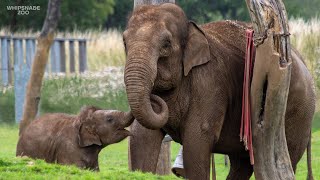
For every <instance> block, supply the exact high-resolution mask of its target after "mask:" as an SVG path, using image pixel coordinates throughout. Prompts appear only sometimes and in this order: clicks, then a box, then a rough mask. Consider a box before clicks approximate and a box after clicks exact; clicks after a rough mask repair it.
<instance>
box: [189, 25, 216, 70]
mask: <svg viewBox="0 0 320 180" xmlns="http://www.w3.org/2000/svg"><path fill="white" fill-rule="evenodd" d="M209 60H210V49H209V43H208V40H207V38H206V36H205V34H204V32H203V31H202V30H201V29H200V28H199V27H198V26H197V25H196V24H195V23H194V22H192V21H190V22H189V25H188V39H187V44H186V47H185V50H184V58H183V70H184V75H185V76H187V75H188V73H189V72H190V71H191V69H192V68H194V67H196V66H199V65H202V64H205V63H207V62H208V61H209Z"/></svg>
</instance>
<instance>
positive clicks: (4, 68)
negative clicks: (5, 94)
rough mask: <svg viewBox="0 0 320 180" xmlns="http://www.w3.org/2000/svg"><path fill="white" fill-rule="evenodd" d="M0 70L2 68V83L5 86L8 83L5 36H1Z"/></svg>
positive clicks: (7, 55) (7, 57) (7, 56)
mask: <svg viewBox="0 0 320 180" xmlns="http://www.w3.org/2000/svg"><path fill="white" fill-rule="evenodd" d="M1 57H2V58H1V70H2V84H3V85H4V86H7V85H8V84H9V69H10V66H9V64H10V62H9V54H8V41H7V38H6V37H3V38H1Z"/></svg>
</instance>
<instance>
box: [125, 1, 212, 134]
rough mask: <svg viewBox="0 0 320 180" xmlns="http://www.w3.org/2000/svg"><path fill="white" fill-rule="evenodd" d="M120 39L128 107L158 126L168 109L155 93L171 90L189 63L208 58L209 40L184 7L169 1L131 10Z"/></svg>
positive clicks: (146, 122)
mask: <svg viewBox="0 0 320 180" xmlns="http://www.w3.org/2000/svg"><path fill="white" fill-rule="evenodd" d="M123 40H124V44H125V49H126V55H127V62H126V66H125V77H124V78H125V85H126V91H127V96H128V101H129V105H130V107H131V111H132V113H133V115H134V116H135V118H136V119H137V120H138V121H139V123H140V124H142V125H143V126H145V127H147V128H149V129H159V128H161V127H163V126H164V125H165V124H166V122H167V121H168V116H169V110H168V107H167V104H166V102H165V101H164V100H163V99H162V98H160V97H159V96H156V95H154V94H170V92H173V91H174V90H175V89H176V88H177V87H178V86H179V84H181V80H182V78H184V77H185V76H188V74H189V73H190V72H191V69H192V68H193V67H196V66H199V65H202V64H205V63H207V62H208V61H209V60H210V51H209V44H208V41H207V39H206V37H205V34H204V33H203V32H202V30H201V29H200V28H199V27H198V26H197V25H196V24H195V23H193V22H190V21H188V20H187V18H186V15H185V14H184V12H183V10H182V9H181V8H179V7H178V6H176V5H174V4H170V3H167V4H162V5H157V6H154V5H151V6H140V7H138V8H137V9H135V10H134V12H133V14H132V16H131V18H130V19H129V21H128V24H127V28H126V30H125V31H124V33H123ZM154 107H156V109H157V110H155V109H153V108H154Z"/></svg>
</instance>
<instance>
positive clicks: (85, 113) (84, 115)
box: [79, 106, 101, 123]
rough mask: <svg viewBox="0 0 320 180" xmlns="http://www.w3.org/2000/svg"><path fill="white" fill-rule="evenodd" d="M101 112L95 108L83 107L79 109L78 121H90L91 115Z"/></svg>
mask: <svg viewBox="0 0 320 180" xmlns="http://www.w3.org/2000/svg"><path fill="white" fill-rule="evenodd" d="M97 110H101V108H98V107H95V106H85V107H82V108H81V111H80V114H79V119H80V122H81V123H83V122H86V121H88V120H91V119H92V114H93V113H94V112H95V111H97Z"/></svg>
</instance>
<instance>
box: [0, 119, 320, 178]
mask: <svg viewBox="0 0 320 180" xmlns="http://www.w3.org/2000/svg"><path fill="white" fill-rule="evenodd" d="M17 138H18V128H17V126H8V125H2V126H0V140H1V149H0V179H115V180H118V179H130V180H131V179H178V178H176V177H175V176H173V175H171V176H156V175H152V174H149V173H141V172H130V171H128V165H127V158H128V156H127V140H125V141H122V142H121V143H118V144H114V145H110V146H108V147H106V148H105V149H104V150H103V151H102V152H101V153H100V155H99V164H100V172H92V171H88V170H80V169H78V168H76V167H72V166H61V165H55V164H47V163H45V162H43V161H41V160H32V159H29V158H16V157H15V147H16V143H17ZM178 150H179V145H177V144H175V143H174V144H173V145H172V151H171V152H172V156H171V160H172V162H173V161H174V158H175V155H176V154H177V152H178ZM312 153H313V154H312V158H313V161H312V163H313V172H314V176H315V178H316V179H320V171H319V170H320V130H318V131H316V132H314V133H313V140H312ZM215 159H216V172H217V179H218V180H222V179H225V178H226V176H227V173H228V171H229V168H228V167H225V166H224V164H223V162H224V160H223V156H222V155H216V156H215ZM306 174H307V168H306V157H305V156H304V157H303V158H302V160H301V161H300V163H299V167H298V170H297V174H296V179H297V180H302V179H305V178H306Z"/></svg>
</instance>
